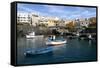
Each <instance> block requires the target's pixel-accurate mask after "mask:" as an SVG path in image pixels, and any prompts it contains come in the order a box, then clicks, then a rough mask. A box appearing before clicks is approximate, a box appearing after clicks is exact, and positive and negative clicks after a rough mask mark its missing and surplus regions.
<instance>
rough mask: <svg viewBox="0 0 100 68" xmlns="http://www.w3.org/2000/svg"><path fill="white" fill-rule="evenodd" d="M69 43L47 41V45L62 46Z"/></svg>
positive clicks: (64, 41) (65, 41)
mask: <svg viewBox="0 0 100 68" xmlns="http://www.w3.org/2000/svg"><path fill="white" fill-rule="evenodd" d="M65 43H67V40H54V41H47V42H46V45H61V44H65Z"/></svg>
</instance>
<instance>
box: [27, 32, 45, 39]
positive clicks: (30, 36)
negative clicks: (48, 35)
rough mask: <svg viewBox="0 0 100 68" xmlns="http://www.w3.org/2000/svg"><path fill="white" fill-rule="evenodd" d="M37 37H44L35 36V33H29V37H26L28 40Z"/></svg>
mask: <svg viewBox="0 0 100 68" xmlns="http://www.w3.org/2000/svg"><path fill="white" fill-rule="evenodd" d="M35 37H44V36H43V35H35V32H32V33H29V34H28V35H26V38H28V39H30V38H35Z"/></svg>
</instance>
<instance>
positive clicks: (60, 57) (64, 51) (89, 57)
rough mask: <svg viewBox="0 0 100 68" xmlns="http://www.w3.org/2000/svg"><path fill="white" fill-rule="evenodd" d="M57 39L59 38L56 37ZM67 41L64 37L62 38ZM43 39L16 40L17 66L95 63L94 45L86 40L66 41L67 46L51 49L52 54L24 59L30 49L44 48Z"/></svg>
mask: <svg viewBox="0 0 100 68" xmlns="http://www.w3.org/2000/svg"><path fill="white" fill-rule="evenodd" d="M58 38H59V37H58ZM64 38H65V39H67V38H66V37H64ZM46 47H49V46H47V45H46V44H45V38H39V37H37V38H34V39H26V38H18V39H17V64H44V63H59V62H77V61H95V60H96V59H97V54H96V51H97V50H96V48H97V46H96V43H93V42H92V41H87V40H78V39H77V38H75V39H67V44H64V45H58V46H54V47H52V50H53V51H52V52H50V53H46V54H41V55H34V56H28V57H25V56H24V53H25V52H26V51H27V50H30V49H38V48H46Z"/></svg>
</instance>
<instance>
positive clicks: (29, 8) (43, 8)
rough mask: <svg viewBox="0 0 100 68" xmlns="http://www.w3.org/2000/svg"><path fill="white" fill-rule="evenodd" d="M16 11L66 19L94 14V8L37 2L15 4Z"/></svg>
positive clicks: (92, 15)
mask: <svg viewBox="0 0 100 68" xmlns="http://www.w3.org/2000/svg"><path fill="white" fill-rule="evenodd" d="M17 11H18V12H33V13H39V15H42V16H54V17H59V18H66V19H75V18H87V17H94V16H96V8H91V7H76V6H55V5H39V4H38V5H37V4H22V3H18V4H17Z"/></svg>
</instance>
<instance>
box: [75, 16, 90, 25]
mask: <svg viewBox="0 0 100 68" xmlns="http://www.w3.org/2000/svg"><path fill="white" fill-rule="evenodd" d="M75 22H76V27H82V26H85V27H88V26H89V24H91V22H90V21H89V20H88V19H87V18H85V19H77V20H75Z"/></svg>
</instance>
